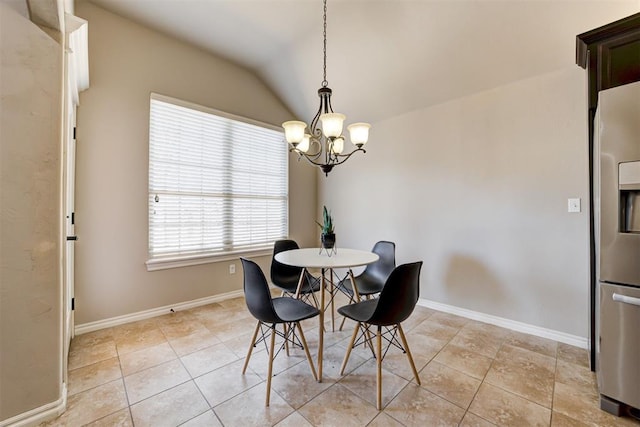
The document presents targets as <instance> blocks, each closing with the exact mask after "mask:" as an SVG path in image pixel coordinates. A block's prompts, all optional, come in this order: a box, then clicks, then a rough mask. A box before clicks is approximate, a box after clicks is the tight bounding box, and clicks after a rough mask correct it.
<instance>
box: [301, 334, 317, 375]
mask: <svg viewBox="0 0 640 427" xmlns="http://www.w3.org/2000/svg"><path fill="white" fill-rule="evenodd" d="M296 326H297V327H298V332H300V341H302V345H303V346H304V352H305V354H306V355H307V361H308V362H309V366H310V367H311V373H312V374H313V378H314V379H315V380H316V381H318V374H316V367H315V366H314V365H313V360H311V354H310V353H309V347H308V346H307V340H306V339H305V338H304V333H303V332H302V327H301V326H300V322H296Z"/></svg>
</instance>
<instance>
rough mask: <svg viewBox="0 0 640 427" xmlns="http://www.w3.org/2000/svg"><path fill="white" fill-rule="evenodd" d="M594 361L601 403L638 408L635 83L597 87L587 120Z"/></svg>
mask: <svg viewBox="0 0 640 427" xmlns="http://www.w3.org/2000/svg"><path fill="white" fill-rule="evenodd" d="M594 135H595V144H594V150H595V152H594V159H595V162H594V163H595V168H594V219H595V240H596V277H597V278H598V292H597V295H598V298H597V300H596V313H597V318H596V338H597V342H596V343H595V348H596V361H597V369H596V370H597V376H598V386H599V390H600V396H601V399H600V402H601V408H602V409H604V410H607V411H609V412H612V413H617V414H618V415H620V412H621V411H622V410H623V409H625V408H629V409H630V410H631V411H632V413H635V412H637V410H638V408H640V82H638V83H632V84H627V85H624V86H618V87H615V88H612V89H607V90H604V91H601V92H600V94H599V101H598V111H597V115H596V121H595V132H594Z"/></svg>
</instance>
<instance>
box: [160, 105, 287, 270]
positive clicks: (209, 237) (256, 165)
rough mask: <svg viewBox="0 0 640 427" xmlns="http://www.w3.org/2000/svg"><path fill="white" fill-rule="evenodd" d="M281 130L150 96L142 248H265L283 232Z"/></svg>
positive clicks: (202, 251)
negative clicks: (146, 203)
mask: <svg viewBox="0 0 640 427" xmlns="http://www.w3.org/2000/svg"><path fill="white" fill-rule="evenodd" d="M287 184H288V161H287V149H286V144H284V143H283V133H282V132H281V131H277V130H274V129H272V128H268V127H265V125H262V126H260V125H258V124H256V123H254V122H250V121H248V120H246V119H239V118H237V117H233V118H232V117H231V116H229V115H225V114H224V113H219V112H215V113H213V112H211V111H210V110H208V109H205V108H204V107H199V106H194V105H189V104H186V103H183V102H181V101H177V100H170V99H167V98H166V97H160V96H159V95H152V97H151V107H150V124H149V255H150V257H151V258H152V259H154V258H161V257H180V256H189V255H194V256H195V255H197V256H200V255H218V254H225V253H229V252H241V251H243V250H251V249H260V248H267V247H272V246H273V242H274V241H275V240H278V239H282V238H284V237H286V236H287V234H288V217H287V213H288V185H287Z"/></svg>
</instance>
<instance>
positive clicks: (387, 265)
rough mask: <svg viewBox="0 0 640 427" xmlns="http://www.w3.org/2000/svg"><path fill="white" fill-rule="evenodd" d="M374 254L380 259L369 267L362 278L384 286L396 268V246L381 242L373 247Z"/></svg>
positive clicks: (391, 243)
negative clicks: (367, 278)
mask: <svg viewBox="0 0 640 427" xmlns="http://www.w3.org/2000/svg"><path fill="white" fill-rule="evenodd" d="M372 252H374V253H376V254H378V256H379V257H380V258H379V259H378V261H376V262H374V263H373V264H369V265H367V266H366V267H365V269H364V271H363V272H362V276H365V277H369V278H371V279H372V280H374V281H376V282H378V283H380V284H383V283H384V282H386V281H387V278H388V277H389V275H390V274H391V272H392V271H393V269H394V268H396V244H395V243H393V242H387V241H385V240H381V241H379V242H377V243H376V244H375V245H374V246H373V249H372Z"/></svg>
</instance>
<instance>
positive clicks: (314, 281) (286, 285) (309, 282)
mask: <svg viewBox="0 0 640 427" xmlns="http://www.w3.org/2000/svg"><path fill="white" fill-rule="evenodd" d="M299 279H300V276H299V275H296V276H292V277H290V278H281V281H279V282H277V283H276V282H275V281H273V280H272V282H273V285H274V286H275V287H276V288H278V289H282V290H283V291H285V292H287V293H289V294H293V293H295V292H296V291H297V289H298V280H299ZM319 290H320V279H319V278H317V277H313V276H312V275H311V274H309V273H305V277H304V281H303V282H302V287H301V288H300V293H302V294H310V293H312V292H318V291H319Z"/></svg>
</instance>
